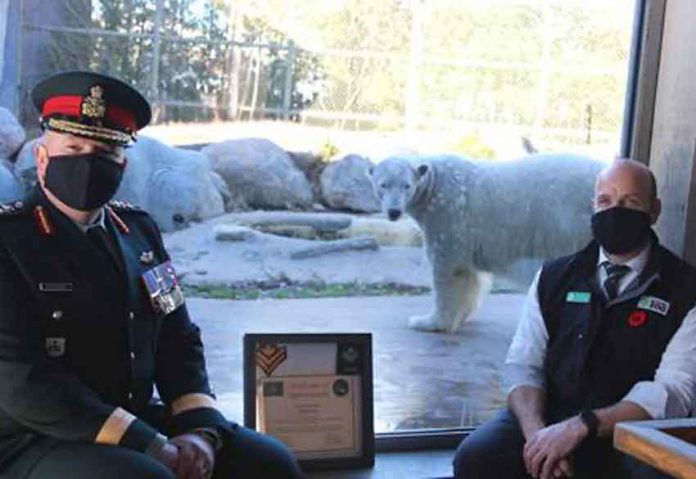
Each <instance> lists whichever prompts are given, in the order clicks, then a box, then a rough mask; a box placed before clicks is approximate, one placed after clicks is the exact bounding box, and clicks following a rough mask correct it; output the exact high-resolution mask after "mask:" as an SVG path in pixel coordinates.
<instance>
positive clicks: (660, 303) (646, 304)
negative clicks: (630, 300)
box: [638, 296, 669, 316]
mask: <svg viewBox="0 0 696 479" xmlns="http://www.w3.org/2000/svg"><path fill="white" fill-rule="evenodd" d="M638 307H639V308H640V309H645V310H647V311H652V312H653V313H658V314H661V315H662V316H667V313H668V312H669V303H668V302H667V301H665V300H664V299H660V298H656V297H655V296H641V298H640V300H639V301H638Z"/></svg>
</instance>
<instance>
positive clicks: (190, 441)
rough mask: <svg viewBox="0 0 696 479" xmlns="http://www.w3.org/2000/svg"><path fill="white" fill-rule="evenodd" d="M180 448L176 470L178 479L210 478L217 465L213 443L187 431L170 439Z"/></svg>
mask: <svg viewBox="0 0 696 479" xmlns="http://www.w3.org/2000/svg"><path fill="white" fill-rule="evenodd" d="M170 442H171V443H173V444H175V445H176V446H178V448H179V462H178V465H177V468H176V469H175V470H174V472H175V474H176V477H177V478H178V479H208V478H210V477H211V476H212V475H213V468H214V467H215V451H214V450H213V446H212V444H210V443H209V442H208V441H207V440H205V439H204V438H202V437H201V436H200V435H198V434H194V433H187V434H182V435H180V436H176V437H174V438H172V439H171V440H170Z"/></svg>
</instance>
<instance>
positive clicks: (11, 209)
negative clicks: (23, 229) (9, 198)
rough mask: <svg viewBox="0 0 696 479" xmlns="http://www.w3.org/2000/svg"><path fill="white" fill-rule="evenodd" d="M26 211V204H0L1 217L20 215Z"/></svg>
mask: <svg viewBox="0 0 696 479" xmlns="http://www.w3.org/2000/svg"><path fill="white" fill-rule="evenodd" d="M23 209H24V203H22V202H21V201H13V202H11V203H2V204H0V216H11V215H14V214H16V213H19V212H20V211H22V210H23Z"/></svg>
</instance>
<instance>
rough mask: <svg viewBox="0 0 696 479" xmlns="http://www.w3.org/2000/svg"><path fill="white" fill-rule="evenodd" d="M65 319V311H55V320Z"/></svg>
mask: <svg viewBox="0 0 696 479" xmlns="http://www.w3.org/2000/svg"><path fill="white" fill-rule="evenodd" d="M62 317H63V311H61V310H57V311H53V319H60V318H62Z"/></svg>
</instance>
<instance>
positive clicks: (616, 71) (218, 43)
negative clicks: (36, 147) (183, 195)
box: [19, 0, 632, 145]
mask: <svg viewBox="0 0 696 479" xmlns="http://www.w3.org/2000/svg"><path fill="white" fill-rule="evenodd" d="M21 1H23V2H24V12H25V14H24V17H23V19H22V25H23V31H24V39H25V41H24V42H22V43H23V47H22V48H23V49H24V52H23V55H21V58H22V66H21V68H22V70H23V72H22V78H23V79H24V81H23V84H22V85H21V90H20V95H21V97H22V98H24V99H25V100H26V99H27V98H26V97H27V95H28V92H29V91H30V88H31V87H32V86H33V84H34V83H36V81H38V80H39V79H40V78H41V77H43V76H45V75H47V74H49V73H52V72H54V71H60V70H65V69H71V68H91V69H94V70H97V71H102V72H105V73H110V74H113V75H116V76H119V77H121V78H124V79H126V80H128V81H130V82H132V83H133V84H135V86H136V87H138V88H139V89H141V90H142V91H144V92H146V93H147V96H148V98H149V99H150V101H151V102H152V103H153V105H154V107H155V112H156V114H155V121H156V122H157V123H167V122H209V121H240V120H241V121H247V120H259V119H269V118H270V119H281V120H292V121H297V122H303V123H308V124H312V125H324V126H329V127H332V128H339V129H357V130H383V131H399V130H407V131H412V130H433V129H440V130H452V131H455V130H459V131H464V130H467V129H468V130H478V129H483V130H495V129H496V128H497V129H506V130H514V131H518V132H519V133H520V134H525V135H531V136H533V137H534V138H535V139H541V140H546V141H547V142H552V143H553V142H556V143H559V144H575V145H576V144H583V143H585V144H591V143H597V142H599V143H606V142H611V141H616V139H617V138H618V136H619V133H620V128H621V121H622V105H623V97H624V90H625V82H626V70H627V65H626V64H627V58H628V52H629V47H630V34H629V31H630V23H631V22H630V18H629V19H628V20H627V21H626V22H625V25H622V26H616V27H614V26H612V25H606V24H604V23H602V19H601V18H598V17H597V12H598V11H599V10H600V9H601V8H603V7H602V6H601V5H600V4H597V5H595V3H596V2H586V3H583V2H579V1H576V0H572V1H567V2H566V1H561V0H546V1H544V2H532V1H520V0H514V1H513V0H508V1H496V2H493V3H495V4H496V5H491V6H489V7H485V8H484V7H481V6H478V7H475V8H474V4H475V3H476V2H471V1H469V2H462V4H463V5H468V7H467V8H469V7H470V8H472V10H471V11H472V12H473V13H472V14H471V15H470V17H469V16H467V17H463V18H466V19H467V21H468V22H469V24H468V25H464V26H462V25H461V21H459V23H458V24H457V25H449V23H448V22H450V21H451V20H450V19H449V18H448V16H447V15H448V13H447V12H448V11H451V9H452V8H454V7H452V3H451V2H447V1H444V0H443V1H441V2H431V4H432V5H431V6H430V7H429V9H427V10H426V9H425V7H424V5H427V4H426V2H423V1H421V2H413V5H415V7H413V8H412V10H411V11H410V15H411V16H410V18H411V26H410V32H409V35H410V36H409V37H408V38H409V43H408V45H405V46H404V48H402V49H400V50H398V51H394V50H391V51H386V50H385V51H382V50H379V49H376V48H373V49H354V48H334V49H331V48H323V49H314V48H308V47H306V46H305V47H300V46H298V45H296V44H295V43H294V42H293V40H292V39H290V38H287V37H285V38H282V39H280V41H259V40H258V39H253V38H249V39H245V38H243V37H244V36H243V35H239V34H238V33H237V34H235V33H234V32H232V33H230V32H231V27H230V23H231V20H230V18H231V17H230V16H231V15H232V14H233V12H232V11H231V10H229V9H228V10H224V9H223V10H220V9H218V13H217V15H218V18H215V19H213V18H210V19H208V18H204V19H203V20H199V21H198V22H197V23H192V21H190V20H187V19H186V17H185V15H183V14H181V12H179V14H177V12H175V11H173V10H172V8H171V5H173V4H174V3H176V2H172V0H149V1H143V0H141V1H136V2H135V3H134V2H132V1H131V2H121V3H123V5H125V7H127V6H128V5H131V7H132V8H133V9H134V10H131V11H129V12H109V11H106V10H105V9H104V8H101V9H98V8H96V7H95V5H96V4H97V3H99V2H97V1H96V0H95V1H91V0H65V1H62V2H58V1H57V2H51V3H50V4H49V5H51V6H50V7H46V2H42V5H43V6H40V5H41V4H39V3H38V2H36V1H35V0H21ZM114 3H118V2H114ZM199 3H201V5H202V7H201V8H202V11H205V8H213V5H212V4H213V2H211V1H209V0H200V2H199ZM619 3H621V2H619ZM623 3H624V4H625V5H624V7H623V8H624V10H626V12H628V13H629V14H630V13H631V12H632V5H631V2H630V1H625V2H623ZM107 4H108V2H107ZM136 4H137V5H139V7H138V8H139V10H138V9H135V5H136ZM500 5H508V6H510V5H512V7H510V8H511V9H510V12H508V14H506V16H504V17H499V14H497V13H496V14H495V15H498V16H495V15H494V14H493V13H491V12H493V11H494V9H495V8H497V7H499V6H500ZM203 7H205V8H203ZM445 7H447V8H445ZM47 8H48V9H49V10H51V11H50V12H46V11H45V10H46V9H47ZM448 8H449V9H450V10H448ZM457 8H459V7H457ZM462 8H463V7H462ZM37 9H40V10H39V13H40V14H37ZM516 9H517V10H516ZM211 11H212V10H211ZM477 12H478V13H477ZM50 13H52V14H53V15H48V14H50ZM474 14H476V15H478V17H476V15H474ZM118 15H120V16H118ZM124 15H125V16H124ZM39 17H41V19H42V21H39ZM46 17H48V18H49V20H50V19H52V20H54V21H53V22H51V21H48V22H47V21H45V20H43V19H45V18H46ZM114 18H117V20H114ZM138 18H140V19H141V20H140V21H139V20H138ZM143 18H146V19H147V20H145V21H144V20H142V19H143ZM493 21H495V22H497V23H491V22H493ZM598 22H599V23H598ZM232 23H235V24H237V23H239V22H232ZM464 27H466V29H468V30H466V31H465V32H464V30H463V29H464ZM448 28H452V30H451V32H449V33H448V31H447V29H448ZM593 29H594V32H595V33H593ZM598 30H599V33H596V32H597V31H598ZM453 33H454V34H455V35H453ZM590 34H592V35H594V36H592V35H590ZM457 35H459V36H460V37H461V39H459V38H453V39H451V41H449V42H448V41H446V40H449V39H448V36H449V37H452V36H457ZM486 35H487V36H486ZM479 37H480V38H479ZM230 38H234V40H231V39H230ZM457 42H459V44H458V43H457ZM486 42H489V43H490V45H487V44H486ZM496 42H498V43H496ZM500 42H502V43H500ZM443 43H445V45H443ZM478 44H482V45H484V46H485V47H486V48H483V49H481V48H479V49H476V48H474V47H472V45H474V46H476V45H478ZM453 45H454V46H458V45H460V46H461V48H459V49H454V50H453V49H451V47H452V46H453ZM448 48H449V49H448ZM37 64H39V65H41V68H38V69H37V68H36V65H37ZM19 104H27V102H26V101H20V103H19ZM32 114H33V113H32ZM24 118H25V119H26V118H27V115H26V114H25V116H24Z"/></svg>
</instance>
